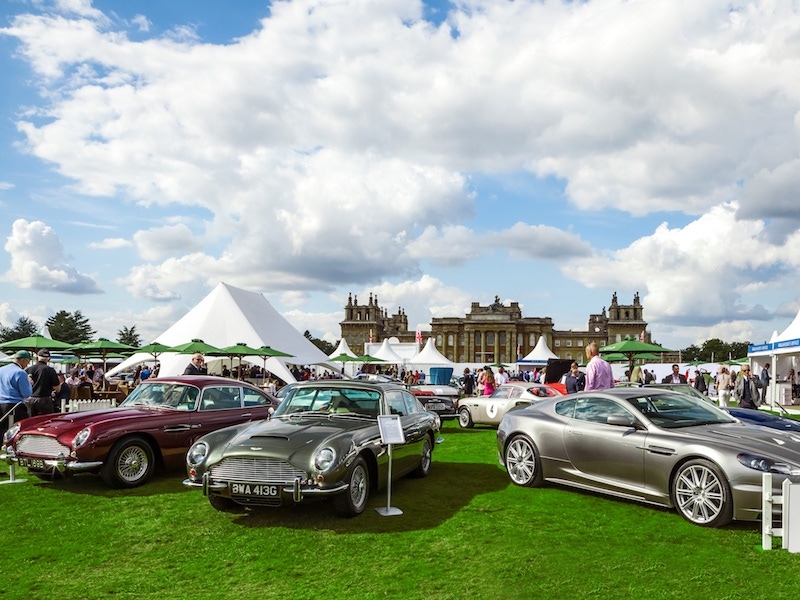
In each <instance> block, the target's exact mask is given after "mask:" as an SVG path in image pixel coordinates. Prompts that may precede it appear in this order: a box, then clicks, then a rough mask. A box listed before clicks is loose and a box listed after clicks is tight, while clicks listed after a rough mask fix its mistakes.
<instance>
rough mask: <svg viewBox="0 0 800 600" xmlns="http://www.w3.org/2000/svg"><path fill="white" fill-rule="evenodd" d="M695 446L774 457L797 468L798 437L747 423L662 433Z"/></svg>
mask: <svg viewBox="0 0 800 600" xmlns="http://www.w3.org/2000/svg"><path fill="white" fill-rule="evenodd" d="M662 431H669V432H671V433H676V434H678V435H680V436H681V437H688V438H691V439H695V440H697V441H698V442H707V443H710V444H722V445H725V446H728V447H729V448H730V449H731V450H734V451H736V452H745V453H752V454H758V455H763V456H769V457H773V458H776V459H779V460H782V461H786V462H790V463H792V464H794V465H797V466H800V434H798V433H796V432H791V431H781V430H778V429H770V428H768V427H761V426H759V425H751V424H749V423H721V424H717V425H699V426H696V427H685V428H681V429H671V430H662Z"/></svg>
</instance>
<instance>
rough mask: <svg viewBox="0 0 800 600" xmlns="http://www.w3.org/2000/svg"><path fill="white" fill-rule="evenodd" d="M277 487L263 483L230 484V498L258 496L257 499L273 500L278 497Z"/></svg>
mask: <svg viewBox="0 0 800 600" xmlns="http://www.w3.org/2000/svg"><path fill="white" fill-rule="evenodd" d="M279 487H280V486H277V485H271V484H264V483H230V484H229V488H230V492H231V496H258V497H259V498H274V497H275V496H277V495H278V492H279Z"/></svg>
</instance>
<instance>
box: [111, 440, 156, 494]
mask: <svg viewBox="0 0 800 600" xmlns="http://www.w3.org/2000/svg"><path fill="white" fill-rule="evenodd" d="M155 466H156V465H155V454H154V453H153V448H152V447H151V446H150V444H149V443H148V442H147V440H145V439H143V438H141V437H139V436H132V437H127V438H123V439H121V440H119V441H118V442H117V443H116V444H114V447H113V448H111V452H109V453H108V459H107V460H106V462H105V464H104V465H103V468H102V469H101V470H100V476H101V477H102V478H103V481H104V482H105V483H106V485H109V486H111V487H115V488H132V487H137V486H140V485H142V484H143V483H146V482H147V481H148V480H149V479H150V478H151V477H152V476H153V471H155Z"/></svg>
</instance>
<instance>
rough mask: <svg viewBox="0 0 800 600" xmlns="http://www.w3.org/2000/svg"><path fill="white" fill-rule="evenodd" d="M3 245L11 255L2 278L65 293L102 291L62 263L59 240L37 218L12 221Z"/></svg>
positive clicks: (39, 288)
mask: <svg viewBox="0 0 800 600" xmlns="http://www.w3.org/2000/svg"><path fill="white" fill-rule="evenodd" d="M3 247H4V249H5V250H6V252H8V253H9V254H10V255H11V268H10V269H9V270H8V271H6V273H5V275H4V276H3V280H5V281H9V282H11V283H14V284H15V285H18V286H19V287H21V288H23V289H35V290H44V291H53V292H63V293H67V294H98V293H102V292H103V290H101V289H100V288H99V286H98V285H97V283H95V281H94V280H93V279H92V278H91V277H90V276H88V275H85V274H83V273H79V272H78V271H77V270H76V269H75V268H73V267H71V266H69V265H68V264H67V263H66V258H65V256H64V248H63V246H62V244H61V240H59V238H58V236H57V235H56V232H55V231H54V230H53V229H52V228H51V227H49V226H48V225H46V224H44V223H42V222H41V221H33V222H28V221H26V220H24V219H17V220H16V221H14V224H13V226H12V230H11V234H10V235H9V236H8V238H7V239H6V243H5V246H3Z"/></svg>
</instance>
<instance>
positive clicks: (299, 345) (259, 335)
mask: <svg viewBox="0 0 800 600" xmlns="http://www.w3.org/2000/svg"><path fill="white" fill-rule="evenodd" d="M193 339H202V340H203V341H204V342H206V343H207V344H211V345H212V346H216V347H218V348H224V347H226V346H233V345H234V344H238V343H240V342H241V343H244V344H246V345H248V346H250V347H251V348H258V347H259V346H270V347H271V348H274V349H275V350H280V351H282V352H287V353H289V354H291V355H292V356H291V357H288V358H269V359H267V361H266V368H267V370H268V371H270V372H272V373H274V374H275V375H277V376H278V377H280V378H281V379H283V380H284V381H287V382H291V381H294V377H292V374H291V372H290V371H289V369H288V368H287V367H286V364H287V363H289V364H297V365H315V364H316V365H325V366H326V367H328V368H333V369H335V368H336V367H335V366H334V365H332V364H329V363H328V362H327V359H328V357H327V356H325V353H324V352H322V351H321V350H320V349H319V348H317V347H316V346H315V345H314V344H312V343H311V342H310V341H309V340H308V339H307V338H306V337H305V336H303V335H302V334H301V333H300V332H299V331H297V329H295V328H294V327H293V326H292V325H291V324H290V323H289V321H287V320H286V319H285V318H283V316H282V315H281V314H280V313H279V312H278V311H277V310H275V308H273V306H272V305H271V304H270V303H269V301H268V300H267V299H266V298H265V297H264V296H263V295H262V294H260V293H258V292H249V291H247V290H243V289H240V288H236V287H233V286H231V285H228V284H226V283H220V284H219V285H217V287H216V288H214V289H213V290H212V291H211V292H210V293H209V294H208V295H207V296H206V297H205V298H203V299H202V300H201V301H200V302H199V303H198V304H197V305H196V306H195V307H194V308H192V309H191V310H190V311H189V312H188V313H186V315H184V316H183V317H182V318H181V319H179V320H178V321H177V322H176V323H175V324H174V325H172V327H170V328H169V329H167V330H166V331H165V332H164V333H162V334H161V335H159V336H158V337H157V338H156V339H155V341H156V342H161V343H162V344H165V345H167V346H177V345H179V344H184V343H186V342H189V341H191V340H193ZM152 360H153V357H152V355H151V354H148V353H144V352H142V353H137V354H134V355H133V356H131V357H129V358H127V359H126V360H124V361H123V362H122V363H120V364H119V365H118V366H117V367H115V368H114V369H111V370H110V371H109V375H113V374H114V373H117V372H119V371H125V370H127V369H130V368H131V367H132V366H134V365H136V364H138V363H141V362H150V361H152ZM243 360H245V361H247V362H251V363H254V364H256V365H263V364H264V361H263V359H262V358H261V357H259V356H251V357H244V359H243ZM158 362H159V363H161V369H160V374H161V375H177V374H180V373H183V370H184V369H185V368H186V365H187V364H188V362H189V357H188V356H187V355H186V354H177V353H164V354H162V355H160V356H159V359H158Z"/></svg>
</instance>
